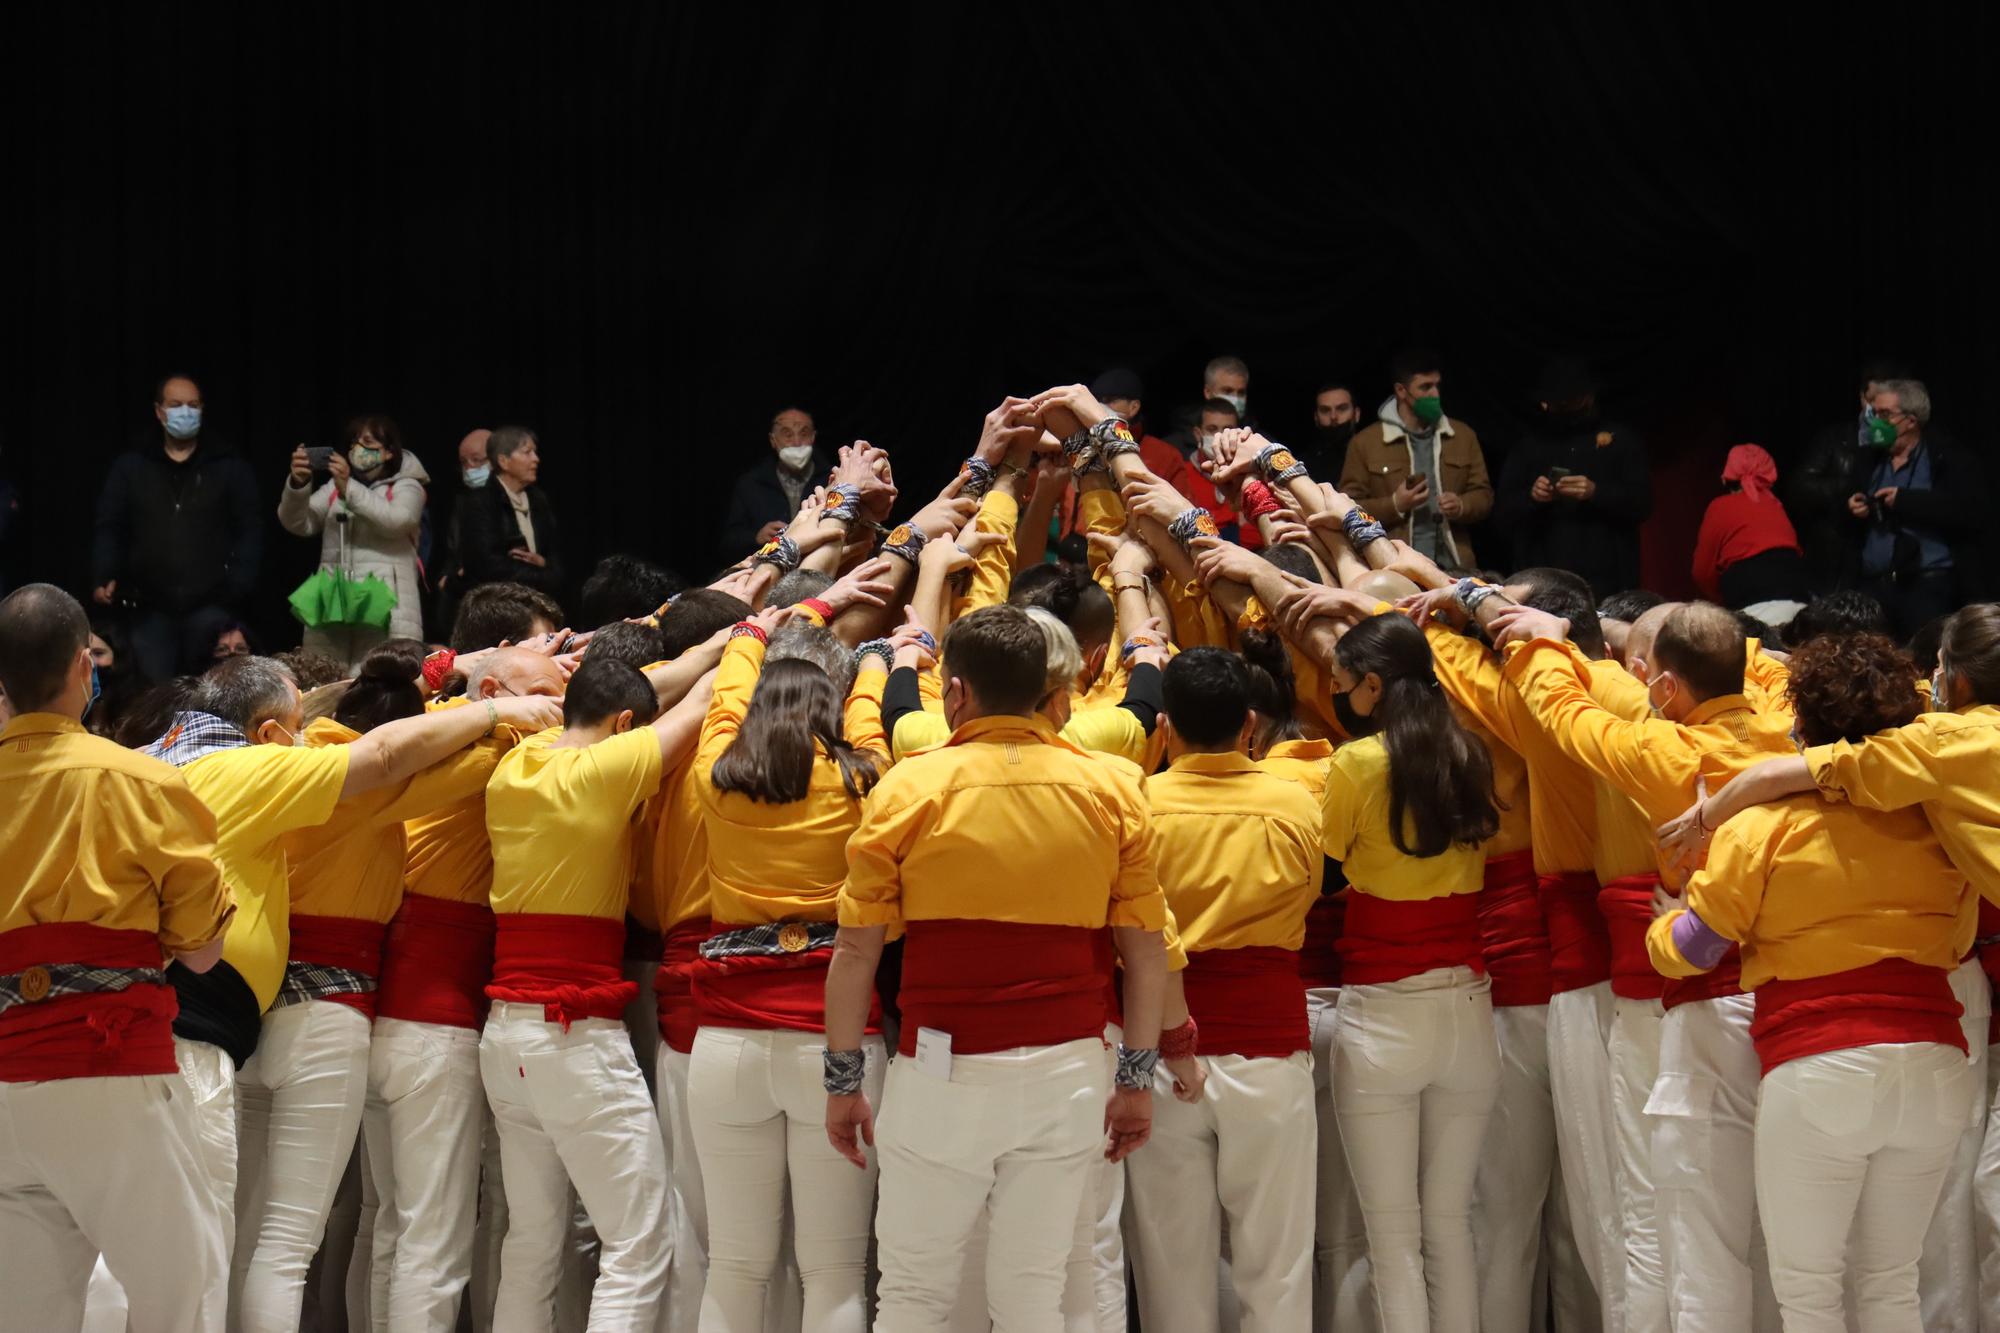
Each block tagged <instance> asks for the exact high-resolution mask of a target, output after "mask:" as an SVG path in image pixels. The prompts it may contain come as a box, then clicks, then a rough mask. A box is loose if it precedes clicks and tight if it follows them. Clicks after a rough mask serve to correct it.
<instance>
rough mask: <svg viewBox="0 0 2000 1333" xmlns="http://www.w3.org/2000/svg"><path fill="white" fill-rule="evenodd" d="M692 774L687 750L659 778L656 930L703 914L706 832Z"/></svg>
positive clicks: (654, 870) (655, 843) (698, 918)
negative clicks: (672, 767) (686, 756)
mask: <svg viewBox="0 0 2000 1333" xmlns="http://www.w3.org/2000/svg"><path fill="white" fill-rule="evenodd" d="M693 774H694V757H693V756H692V755H690V756H689V757H688V758H686V759H684V760H682V761H681V763H680V764H679V765H678V766H676V767H675V768H674V770H673V771H672V772H671V773H669V774H667V776H666V777H665V778H664V779H662V780H661V782H660V794H659V797H658V804H659V811H660V817H659V823H658V826H657V827H656V829H655V831H654V838H653V857H652V861H651V864H650V869H651V871H652V876H653V901H654V904H655V908H656V910H657V911H658V913H659V920H660V929H662V930H672V929H673V928H674V927H675V926H678V925H680V924H681V923H682V922H685V921H704V922H705V921H707V920H708V919H709V901H708V832H707V830H706V829H704V828H703V827H702V822H701V797H700V795H699V793H697V792H696V790H695V787H694V782H693Z"/></svg>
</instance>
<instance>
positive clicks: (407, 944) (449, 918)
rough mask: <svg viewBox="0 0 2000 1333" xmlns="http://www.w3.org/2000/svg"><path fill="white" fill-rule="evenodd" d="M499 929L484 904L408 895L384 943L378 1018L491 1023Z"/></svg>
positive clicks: (474, 1025)
mask: <svg viewBox="0 0 2000 1333" xmlns="http://www.w3.org/2000/svg"><path fill="white" fill-rule="evenodd" d="M496 929H497V928H496V927H495V926H494V924H493V911H492V909H491V908H489V907H487V906H486V905H485V904H484V903H460V902H453V901H451V900H450V899H447V898H426V897H423V896H422V895H420V894H414V893H411V894H405V895H404V897H403V905H402V907H400V908H399V909H397V912H396V919H395V920H394V921H391V922H390V923H389V934H388V938H387V939H386V940H384V941H383V945H382V978H381V981H380V982H379V984H378V985H377V987H376V990H375V1013H376V1016H377V1017H380V1018H400V1019H403V1020H404V1021H406V1022H410V1023H435V1024H437V1025H438V1026H439V1027H451V1028H475V1029H476V1028H478V1027H480V1026H481V1025H482V1024H484V1023H485V1022H486V983H487V982H489V981H491V980H492V979H493V934H494V931H495V930H496Z"/></svg>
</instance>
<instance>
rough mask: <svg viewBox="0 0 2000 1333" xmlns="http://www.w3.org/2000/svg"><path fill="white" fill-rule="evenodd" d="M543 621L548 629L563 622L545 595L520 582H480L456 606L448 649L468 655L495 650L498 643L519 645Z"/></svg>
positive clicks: (532, 633) (561, 615)
mask: <svg viewBox="0 0 2000 1333" xmlns="http://www.w3.org/2000/svg"><path fill="white" fill-rule="evenodd" d="M544 622H545V623H546V624H547V626H548V628H549V629H557V628H559V627H560V626H561V625H562V622H563V613H562V608H561V607H560V606H558V605H556V602H555V599H554V598H552V597H550V596H549V595H548V594H546V593H541V592H537V591H535V590H534V589H533V588H530V587H527V586H526V585H524V584H520V583H482V584H480V585H479V586H478V587H476V588H473V589H471V590H469V591H468V592H467V593H466V594H465V597H464V599H463V600H462V601H460V602H459V604H458V618H457V619H456V620H454V621H453V622H452V626H451V649H452V651H453V652H455V653H470V652H476V651H477V650H479V649H481V648H498V647H499V646H500V645H501V643H502V642H506V643H520V642H521V641H522V640H523V639H529V638H532V637H534V635H535V633H536V629H535V626H536V625H537V624H538V623H544Z"/></svg>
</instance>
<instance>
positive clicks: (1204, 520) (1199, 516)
mask: <svg viewBox="0 0 2000 1333" xmlns="http://www.w3.org/2000/svg"><path fill="white" fill-rule="evenodd" d="M1167 535H1168V536H1169V537H1172V538H1173V539H1174V540H1175V541H1177V542H1179V543H1180V544H1181V549H1182V550H1186V549H1187V546H1188V544H1189V543H1190V542H1192V541H1193V540H1194V539H1195V538H1196V537H1214V536H1216V535H1218V534H1217V532H1216V527H1215V516H1214V515H1213V514H1211V513H1209V512H1208V511H1207V510H1206V509H1203V508H1201V507H1200V506H1196V507H1195V508H1193V509H1183V510H1182V511H1181V512H1180V516H1179V517H1178V518H1176V519H1175V520H1174V521H1173V522H1171V523H1169V524H1167Z"/></svg>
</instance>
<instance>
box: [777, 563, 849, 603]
mask: <svg viewBox="0 0 2000 1333" xmlns="http://www.w3.org/2000/svg"><path fill="white" fill-rule="evenodd" d="M832 586H833V575H831V574H822V573H820V572H819V571H818V570H817V569H795V570H793V571H792V572H791V573H789V574H787V575H785V576H784V577H783V578H780V579H779V580H778V581H777V582H776V583H773V584H772V585H771V591H770V592H768V593H766V594H765V595H764V605H766V606H797V605H798V604H799V603H800V602H803V601H804V600H806V598H808V597H817V596H819V595H820V594H821V593H823V592H825V591H826V590H827V589H828V588H831V587H832Z"/></svg>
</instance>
